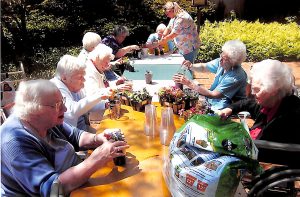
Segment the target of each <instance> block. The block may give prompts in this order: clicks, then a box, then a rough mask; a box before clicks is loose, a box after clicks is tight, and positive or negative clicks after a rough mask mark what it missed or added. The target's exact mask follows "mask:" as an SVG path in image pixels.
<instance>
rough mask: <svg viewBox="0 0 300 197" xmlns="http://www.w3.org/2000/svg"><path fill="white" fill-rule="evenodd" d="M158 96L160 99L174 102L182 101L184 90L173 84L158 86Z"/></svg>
mask: <svg viewBox="0 0 300 197" xmlns="http://www.w3.org/2000/svg"><path fill="white" fill-rule="evenodd" d="M158 96H159V99H160V100H161V101H163V102H168V103H174V104H180V103H184V100H185V94H184V92H183V91H182V90H181V89H179V88H177V87H175V86H169V87H162V88H160V89H159V90H158Z"/></svg>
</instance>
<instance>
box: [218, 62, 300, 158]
mask: <svg viewBox="0 0 300 197" xmlns="http://www.w3.org/2000/svg"><path fill="white" fill-rule="evenodd" d="M250 72H251V89H252V94H253V95H254V98H248V99H244V100H240V101H238V102H236V103H233V104H231V105H230V106H228V107H227V108H225V109H222V110H221V111H219V115H220V116H221V117H223V118H226V117H228V116H230V115H231V114H237V113H238V112H240V111H248V112H249V113H250V114H251V118H253V119H254V120H255V122H254V124H253V126H252V128H251V129H250V135H251V137H252V138H253V139H260V140H268V141H274V142H281V143H294V144H300V133H299V132H298V130H297V128H300V121H299V120H300V98H298V97H297V96H295V95H293V74H292V71H291V69H290V68H289V67H288V66H287V65H286V64H283V63H281V62H280V61H278V60H270V59H268V60H264V61H261V62H259V63H255V64H254V65H253V67H252V69H251V71H250ZM274 154H275V153H272V151H264V150H259V155H258V156H259V160H261V159H260V158H263V160H264V161H266V162H273V161H275V162H276V160H277V161H278V162H279V163H281V162H283V161H288V159H285V158H288V157H290V158H289V159H293V158H297V156H296V155H293V154H288V153H285V155H286V157H284V158H282V157H278V156H276V155H274Z"/></svg>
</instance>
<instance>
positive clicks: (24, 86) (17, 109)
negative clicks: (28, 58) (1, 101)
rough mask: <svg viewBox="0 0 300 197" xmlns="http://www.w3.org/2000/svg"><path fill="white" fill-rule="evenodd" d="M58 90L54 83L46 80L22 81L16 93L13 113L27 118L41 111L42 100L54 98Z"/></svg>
mask: <svg viewBox="0 0 300 197" xmlns="http://www.w3.org/2000/svg"><path fill="white" fill-rule="evenodd" d="M57 91H59V90H58V88H57V87H56V86H55V84H54V83H52V82H50V81H49V80H46V79H37V80H29V81H22V82H21V83H20V84H19V88H18V91H17V92H16V97H15V105H14V107H13V113H14V114H16V116H18V117H20V118H26V117H28V116H29V115H31V114H37V113H38V112H39V111H40V109H41V108H40V107H41V106H40V103H41V100H43V99H42V98H45V97H49V96H50V97H51V96H53V95H54V94H55V93H56V92H57Z"/></svg>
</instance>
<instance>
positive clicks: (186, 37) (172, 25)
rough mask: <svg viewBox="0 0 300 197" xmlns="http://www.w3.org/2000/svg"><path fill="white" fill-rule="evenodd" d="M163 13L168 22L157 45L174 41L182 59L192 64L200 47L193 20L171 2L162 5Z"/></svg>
mask: <svg viewBox="0 0 300 197" xmlns="http://www.w3.org/2000/svg"><path fill="white" fill-rule="evenodd" d="M164 11H165V14H166V16H167V17H169V18H170V21H169V24H168V26H167V28H166V29H165V31H164V33H163V37H162V39H161V40H160V41H159V42H158V44H159V45H164V44H165V43H166V42H167V41H169V40H173V39H174V43H175V46H176V47H177V48H178V52H179V53H180V54H182V55H183V57H184V59H186V60H189V61H190V62H192V63H194V60H195V58H196V57H197V54H198V49H199V47H200V38H199V34H198V32H197V27H196V24H195V22H194V20H193V18H192V17H191V16H190V15H189V14H188V13H187V12H186V11H185V10H183V9H182V8H181V7H180V6H179V5H178V4H177V3H176V2H172V1H168V2H167V3H166V4H165V5H164Z"/></svg>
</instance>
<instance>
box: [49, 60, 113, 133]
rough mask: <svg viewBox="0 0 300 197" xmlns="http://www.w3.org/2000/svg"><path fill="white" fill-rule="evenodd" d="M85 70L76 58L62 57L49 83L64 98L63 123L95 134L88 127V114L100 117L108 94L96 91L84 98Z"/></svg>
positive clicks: (83, 65)
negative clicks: (95, 114)
mask: <svg viewBox="0 0 300 197" xmlns="http://www.w3.org/2000/svg"><path fill="white" fill-rule="evenodd" d="M85 68H86V67H85V64H81V63H80V62H79V61H78V59H77V58H76V57H74V56H71V55H64V56H63V57H62V58H61V59H60V60H59V62H58V63H57V68H56V73H55V77H54V78H52V79H51V82H53V83H54V84H55V85H56V86H57V87H58V89H59V90H60V92H61V94H62V96H63V97H64V98H66V103H65V106H66V107H67V111H66V112H65V113H64V117H65V118H64V120H65V122H67V123H69V124H71V125H72V126H74V127H77V128H79V129H82V130H85V131H90V132H95V131H94V130H93V129H92V128H91V127H89V122H88V113H98V114H99V117H102V116H103V114H104V112H105V109H106V107H107V106H106V105H105V104H106V103H107V102H108V101H107V100H106V99H107V98H108V96H109V92H105V91H100V90H98V92H95V94H92V95H89V96H86V94H85V92H84V91H83V88H84V82H85V79H84V76H85Z"/></svg>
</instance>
